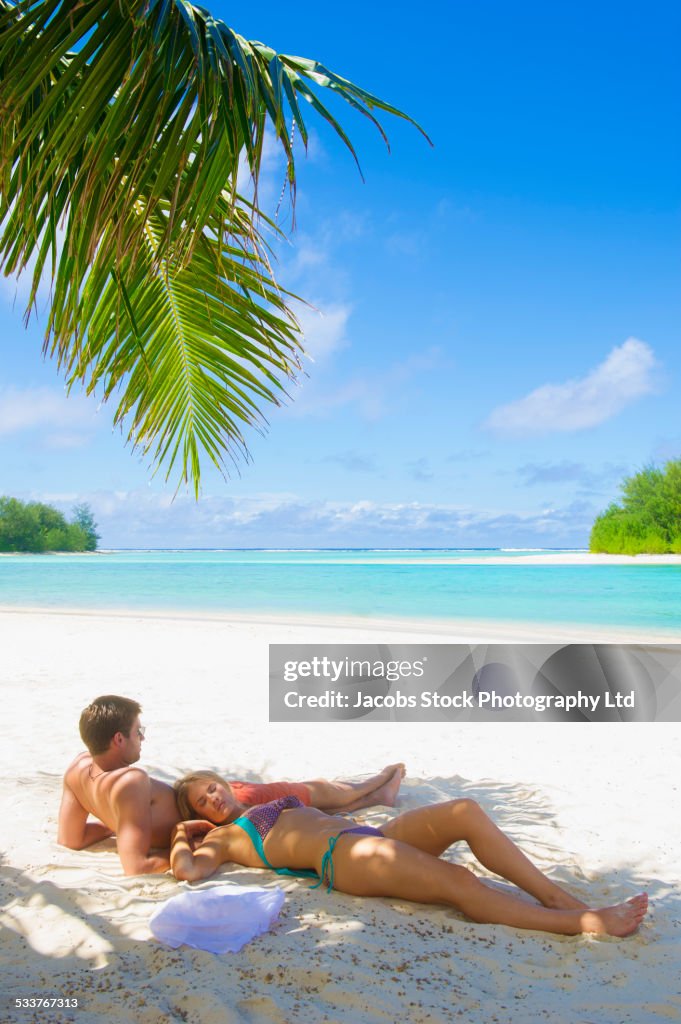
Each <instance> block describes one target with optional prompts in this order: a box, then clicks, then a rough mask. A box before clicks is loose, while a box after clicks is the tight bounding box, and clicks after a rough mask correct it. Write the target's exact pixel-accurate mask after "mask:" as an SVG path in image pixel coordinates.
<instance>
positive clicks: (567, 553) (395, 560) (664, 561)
mask: <svg viewBox="0 0 681 1024" xmlns="http://www.w3.org/2000/svg"><path fill="white" fill-rule="evenodd" d="M447 551H452V552H454V551H456V552H457V553H459V552H460V553H461V554H462V555H463V553H464V552H468V551H470V552H471V554H470V555H468V554H465V555H463V557H457V558H435V557H429V555H431V556H432V555H434V554H435V552H443V553H444V552H447ZM482 551H486V552H487V551H489V552H497V553H496V554H489V555H487V556H485V557H481V556H480V555H478V556H477V557H476V555H475V552H482ZM522 551H527V552H528V553H527V554H521V553H520V552H522ZM248 552H259V553H261V554H271V555H276V554H282V555H292V554H310V555H319V556H322V557H323V556H324V555H325V554H328V555H337V554H340V553H342V552H346V553H347V554H348V555H349V556H352V555H353V554H354V555H356V556H357V557H358V558H359V557H360V556H361V555H362V554H371V555H377V556H381V555H383V554H385V556H386V557H383V558H380V561H379V559H378V558H377V559H375V563H376V564H380V565H567V566H578V565H629V566H632V565H672V566H681V555H602V554H592V553H591V552H589V551H573V550H566V549H562V548H555V549H551V548H544V549H538V548H514V549H504V548H470V549H469V548H102V549H101V550H98V551H41V552H38V551H2V552H0V558H26V557H34V558H38V557H49V558H82V557H83V556H87V557H88V558H91V557H92V556H97V555H99V556H106V555H135V554H182V553H187V554H192V553H193V554H212V553H214V554H221V553H222V554H230V553H235V554H238V553H244V554H246V553H248ZM530 552H532V553H530ZM407 553H408V554H410V555H416V556H420V557H419V559H418V561H417V560H416V558H413V557H412V558H408V559H407V558H400V557H399V556H400V555H401V554H402V555H406V554H407ZM389 555H390V556H391V557H387V556H389ZM343 564H353V563H352V559H351V557H350V558H348V559H346V560H345V562H344V563H343Z"/></svg>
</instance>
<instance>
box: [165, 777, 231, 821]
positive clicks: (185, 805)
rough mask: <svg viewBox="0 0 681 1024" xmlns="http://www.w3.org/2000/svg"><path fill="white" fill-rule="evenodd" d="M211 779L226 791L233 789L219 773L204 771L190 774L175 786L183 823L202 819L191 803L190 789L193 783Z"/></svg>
mask: <svg viewBox="0 0 681 1024" xmlns="http://www.w3.org/2000/svg"><path fill="white" fill-rule="evenodd" d="M206 779H209V780H210V781H211V782H219V783H220V784H221V785H222V786H225V788H226V789H231V787H230V785H229V782H227V780H226V779H223V777H222V775H218V773H217V772H210V771H203V772H190V773H189V775H183V776H182V778H181V779H178V780H177V782H175V783H174V784H173V789H174V790H175V800H176V801H177V809H178V811H179V812H180V816H181V818H182V819H183V821H190V820H191V819H192V818H200V817H201V815H200V814H197V813H196V811H195V810H194V808H193V807H192V805H191V804H190V803H189V787H190V786H191V784H192V782H205V781H206Z"/></svg>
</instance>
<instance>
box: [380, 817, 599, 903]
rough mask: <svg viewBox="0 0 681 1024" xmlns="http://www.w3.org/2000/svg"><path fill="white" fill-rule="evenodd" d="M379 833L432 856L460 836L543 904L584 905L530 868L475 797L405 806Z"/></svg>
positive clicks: (493, 867)
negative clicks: (413, 808)
mask: <svg viewBox="0 0 681 1024" xmlns="http://www.w3.org/2000/svg"><path fill="white" fill-rule="evenodd" d="M382 832H383V834H384V835H386V836H390V838H391V839H398V840H399V841H400V842H402V843H408V844H409V845H410V846H415V847H416V848H417V849H419V850H424V851H425V852H426V853H430V854H432V855H433V856H436V857H439V855H440V854H441V853H443V852H444V851H445V850H446V849H447V848H448V847H449V846H451V845H452V843H456V842H458V841H459V840H461V839H463V840H465V842H467V843H468V845H469V846H470V848H471V850H472V851H473V853H474V854H475V856H476V857H477V858H478V860H479V861H480V863H481V864H483V865H484V866H485V867H486V868H487V869H488V870H489V871H493V872H494V873H495V874H497V875H501V877H502V878H506V879H508V881H509V882H513V884H514V885H517V886H518V887H519V888H520V889H524V890H525V892H528V893H530V895H531V896H534V897H535V898H536V899H538V900H539V902H540V903H543V904H544V906H545V907H552V908H553V909H555V910H580V909H581V910H584V909H586V904H585V903H582V902H581V900H578V899H576V898H575V897H574V896H571V895H570V894H569V893H567V892H565V890H564V889H561V887H560V886H559V885H556V883H555V882H552V881H551V879H549V878H547V877H546V875H545V874H543V873H542V872H541V871H540V870H539V868H537V867H535V865H534V864H533V863H532V861H530V860H529V859H528V858H527V857H526V856H525V854H524V853H523V852H522V851H521V850H519V849H518V847H517V846H516V845H515V843H514V842H513V841H512V840H511V839H509V838H508V836H507V835H505V834H504V833H503V832H502V831H501V829H500V828H498V827H497V826H496V825H495V824H494V822H493V821H492V819H491V818H489V817H488V816H487V815H486V814H485V812H484V811H483V809H482V807H480V805H479V804H477V803H476V802H475V800H449V801H447V803H442V804H434V805H432V806H431V807H420V808H418V810H415V811H408V812H407V813H406V814H401V815H400V816H399V817H398V818H394V819H393V820H392V821H391V822H389V823H388V824H387V825H385V826H382Z"/></svg>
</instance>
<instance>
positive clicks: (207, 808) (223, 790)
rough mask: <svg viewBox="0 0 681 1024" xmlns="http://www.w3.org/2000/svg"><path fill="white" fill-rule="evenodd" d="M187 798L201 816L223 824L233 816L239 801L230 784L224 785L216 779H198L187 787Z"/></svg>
mask: <svg viewBox="0 0 681 1024" xmlns="http://www.w3.org/2000/svg"><path fill="white" fill-rule="evenodd" d="M187 798H188V800H189V804H190V806H191V808H192V810H193V811H194V812H195V813H196V814H198V815H199V817H200V818H206V819H207V820H208V821H212V822H213V824H214V825H221V824H222V823H223V822H225V821H227V820H228V819H231V818H232V817H233V814H234V811H235V810H236V808H237V801H236V800H235V799H234V794H233V793H232V790H231V789H230V788H229V786H223V784H222V783H221V782H217V781H216V780H215V779H197V780H196V782H191V783H190V784H189V786H188V788H187Z"/></svg>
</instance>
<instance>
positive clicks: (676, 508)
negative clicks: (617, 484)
mask: <svg viewBox="0 0 681 1024" xmlns="http://www.w3.org/2000/svg"><path fill="white" fill-rule="evenodd" d="M621 490H622V499H621V504H617V503H616V502H612V504H610V505H609V506H608V508H607V509H606V510H605V512H603V513H601V515H600V516H598V517H597V519H596V521H595V522H594V525H593V527H592V529H591V538H590V541H589V550H590V551H594V552H600V553H607V554H611V555H620V554H621V555H639V554H655V555H662V554H681V459H672V460H670V461H669V462H667V463H666V464H665V466H664V468H663V469H658V468H657V467H655V466H646V467H644V468H643V469H642V470H641V471H640V472H638V473H635V474H634V475H633V476H630V477H626V478H625V479H624V480H623V482H622V484H621Z"/></svg>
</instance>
